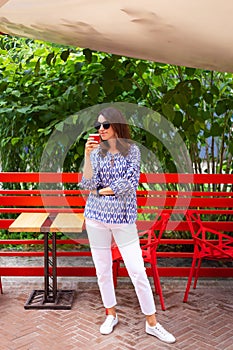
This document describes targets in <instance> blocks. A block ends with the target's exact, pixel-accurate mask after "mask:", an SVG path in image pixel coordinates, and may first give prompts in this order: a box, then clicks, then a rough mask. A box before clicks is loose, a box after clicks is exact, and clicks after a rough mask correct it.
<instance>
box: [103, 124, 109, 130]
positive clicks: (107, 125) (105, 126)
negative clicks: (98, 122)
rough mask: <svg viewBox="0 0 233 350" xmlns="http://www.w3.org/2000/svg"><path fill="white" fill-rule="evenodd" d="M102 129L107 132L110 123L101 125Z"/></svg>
mask: <svg viewBox="0 0 233 350" xmlns="http://www.w3.org/2000/svg"><path fill="white" fill-rule="evenodd" d="M103 128H104V129H105V130H107V129H109V128H110V123H105V122H104V123H103Z"/></svg>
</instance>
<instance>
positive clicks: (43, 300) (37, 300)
mask: <svg viewBox="0 0 233 350" xmlns="http://www.w3.org/2000/svg"><path fill="white" fill-rule="evenodd" d="M56 250H57V249H56V233H55V232H54V233H52V242H51V244H50V233H49V232H48V231H46V232H44V290H34V291H33V292H32V293H31V295H30V297H29V299H28V300H27V302H26V304H25V305H24V308H25V309H63V310H69V309H71V306H72V303H73V299H74V294H75V291H74V290H59V289H57V254H56Z"/></svg>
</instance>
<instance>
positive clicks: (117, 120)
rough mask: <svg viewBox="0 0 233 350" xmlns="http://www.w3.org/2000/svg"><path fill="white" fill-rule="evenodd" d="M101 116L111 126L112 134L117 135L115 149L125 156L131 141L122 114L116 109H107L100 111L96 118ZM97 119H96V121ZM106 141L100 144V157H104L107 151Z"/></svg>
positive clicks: (107, 144)
mask: <svg viewBox="0 0 233 350" xmlns="http://www.w3.org/2000/svg"><path fill="white" fill-rule="evenodd" d="M100 115H102V116H104V118H105V119H106V120H107V121H108V122H109V123H110V124H111V126H112V128H113V130H114V132H115V133H116V134H117V140H116V148H117V149H118V151H119V152H120V153H121V154H122V155H123V156H126V155H127V154H128V152H129V147H130V144H131V143H132V141H131V136H130V130H129V125H128V124H127V121H126V119H125V117H124V116H123V114H122V113H121V112H120V111H119V110H118V109H116V108H113V107H107V108H104V109H102V110H101V111H100V112H99V114H98V117H99V116H100ZM98 117H97V119H98ZM109 147H110V146H109V143H108V141H104V142H101V143H100V149H101V154H102V156H105V155H106V153H107V151H108V150H109Z"/></svg>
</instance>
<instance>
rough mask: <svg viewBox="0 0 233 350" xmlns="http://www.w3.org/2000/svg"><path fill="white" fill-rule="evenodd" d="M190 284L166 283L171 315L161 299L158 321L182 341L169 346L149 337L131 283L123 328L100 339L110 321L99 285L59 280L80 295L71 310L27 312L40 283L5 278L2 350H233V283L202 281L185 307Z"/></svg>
mask: <svg viewBox="0 0 233 350" xmlns="http://www.w3.org/2000/svg"><path fill="white" fill-rule="evenodd" d="M185 285H186V279H168V278H167V279H166V278H164V279H162V286H163V290H164V297H165V303H166V306H167V310H166V311H161V309H160V305H159V302H158V299H157V297H156V301H157V304H158V307H157V309H158V319H159V321H160V322H161V323H162V324H163V325H164V326H165V327H166V328H168V329H169V330H170V331H171V332H173V333H174V335H175V336H176V338H177V342H176V343H175V344H172V345H167V344H164V343H162V342H160V341H159V340H157V339H155V338H153V337H151V336H148V335H146V334H145V332H144V317H143V315H142V314H141V312H140V309H139V305H138V301H137V298H136V296H135V292H134V289H133V288H132V285H131V283H130V282H129V281H128V279H123V280H122V281H121V280H119V284H118V287H117V299H118V315H119V320H120V322H119V324H118V325H117V327H116V328H115V330H114V332H113V333H112V334H111V335H109V336H103V335H101V334H100V333H99V325H100V324H101V322H102V321H103V319H104V317H105V316H104V309H103V307H102V304H101V300H100V295H99V291H98V288H97V285H96V281H95V279H91V278H88V279H83V278H66V279H59V288H62V289H66V288H67V289H75V290H76V297H75V300H74V303H73V307H72V309H71V310H60V311H58V310H25V309H24V303H25V302H26V300H27V298H28V296H29V294H30V292H31V290H33V289H41V288H42V287H43V280H42V279H40V278H35V279H31V278H29V277H26V278H3V288H4V294H3V295H0V315H1V316H0V334H1V336H0V349H1V350H78V349H80V350H92V349H93V350H109V349H111V350H124V349H138V350H139V349H140V350H151V349H157V350H160V349H161V350H162V349H174V350H178V349H182V350H189V349H190V350H191V349H192V350H215V349H216V350H233V332H232V325H233V304H232V296H233V279H222V280H220V279H218V280H212V279H211V280H210V279H207V280H200V282H199V284H198V288H197V289H196V290H195V291H192V290H191V292H190V296H189V302H188V303H187V304H184V303H183V302H182V298H183V294H184V289H185Z"/></svg>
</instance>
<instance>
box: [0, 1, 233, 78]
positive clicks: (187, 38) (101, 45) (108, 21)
mask: <svg viewBox="0 0 233 350" xmlns="http://www.w3.org/2000/svg"><path fill="white" fill-rule="evenodd" d="M232 15H233V0H221V1H220V0H192V1H191V0H143V1H142V0H140V1H139V0H0V31H1V32H4V33H8V34H12V35H18V36H25V37H29V38H35V39H41V40H45V41H51V42H57V43H60V44H68V45H74V46H78V47H82V48H90V49H94V50H98V51H103V52H109V53H115V54H119V55H124V56H129V57H135V58H141V59H147V60H152V61H156V62H163V63H170V64H177V65H183V66H190V67H199V68H203V69H210V70H217V71H225V72H233V20H232Z"/></svg>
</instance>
